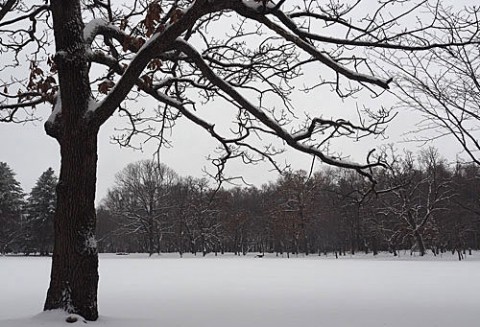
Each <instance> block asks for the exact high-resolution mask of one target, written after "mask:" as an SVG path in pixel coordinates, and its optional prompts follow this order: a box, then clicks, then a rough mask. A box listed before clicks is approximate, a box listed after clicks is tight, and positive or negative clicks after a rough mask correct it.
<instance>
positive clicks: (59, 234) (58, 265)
mask: <svg viewBox="0 0 480 327" xmlns="http://www.w3.org/2000/svg"><path fill="white" fill-rule="evenodd" d="M51 10H52V17H53V25H54V33H55V45H56V51H57V52H56V55H55V63H56V64H57V68H58V77H59V86H60V93H59V95H58V97H57V104H56V110H55V111H54V114H53V116H52V117H51V118H50V119H49V120H48V121H47V123H45V129H46V131H47V134H49V135H50V136H52V137H54V138H55V139H57V141H58V143H59V144H60V152H61V158H62V159H61V168H60V177H59V181H58V186H57V209H56V213H55V218H54V230H55V244H54V252H53V260H52V271H51V280H50V287H49V290H48V293H47V299H46V302H45V306H44V309H45V310H51V309H63V310H65V311H66V312H69V313H76V314H79V315H81V316H83V317H84V318H85V319H87V320H96V319H97V318H98V311H97V286H98V254H97V247H96V241H95V225H96V215H95V184H96V170H97V133H98V127H97V126H98V124H94V123H93V122H92V121H90V120H91V119H90V118H91V117H90V118H89V117H88V116H89V115H87V113H88V110H89V105H90V101H91V90H90V81H89V76H88V72H89V63H88V61H87V57H86V53H87V47H86V46H85V42H84V40H83V27H84V25H83V22H82V15H81V7H80V1H79V0H51ZM60 108H61V110H59V109H60Z"/></svg>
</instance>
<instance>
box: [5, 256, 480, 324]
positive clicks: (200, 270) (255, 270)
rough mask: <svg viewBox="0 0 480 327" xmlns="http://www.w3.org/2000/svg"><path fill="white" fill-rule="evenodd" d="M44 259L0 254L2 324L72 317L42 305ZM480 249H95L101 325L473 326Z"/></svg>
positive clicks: (477, 317)
mask: <svg viewBox="0 0 480 327" xmlns="http://www.w3.org/2000/svg"><path fill="white" fill-rule="evenodd" d="M50 263H51V259H50V258H38V257H12V256H7V257H0V326H2V327H33V326H35V327H37V326H52V327H55V326H68V325H71V324H68V323H66V322H65V317H66V314H65V313H63V312H61V311H53V312H44V313H41V309H42V304H43V300H44V297H45V292H46V289H47V287H48V280H49V271H50ZM479 275H480V253H474V255H472V256H467V257H466V260H464V261H461V262H459V261H457V260H456V256H452V255H451V254H444V255H443V256H441V257H435V258H434V257H433V256H427V257H423V258H421V257H411V256H410V255H409V254H407V253H404V254H403V255H401V256H400V257H397V258H394V257H392V256H391V255H388V254H381V255H379V256H376V257H373V256H372V255H355V256H352V257H350V256H346V257H340V258H339V259H335V258H334V257H332V256H331V255H330V256H328V257H325V256H321V257H318V256H314V255H310V256H308V257H290V258H289V259H287V258H281V257H278V258H277V257H275V256H274V255H266V256H265V257H264V258H255V257H254V255H253V254H249V255H247V256H245V257H244V256H241V257H236V256H233V255H230V254H227V255H223V256H220V255H219V256H218V257H215V256H214V255H208V256H207V257H206V258H203V257H201V256H198V257H193V256H184V258H179V256H178V254H176V255H175V254H168V255H166V254H162V255H160V256H156V255H154V256H152V257H151V258H148V256H147V255H139V254H136V255H125V256H116V255H112V254H111V255H101V256H100V287H99V310H100V318H99V320H98V321H96V322H88V323H87V324H85V323H84V322H83V321H82V320H81V319H79V321H78V322H76V323H74V324H73V325H75V324H80V326H88V325H90V326H105V327H132V326H133V327H154V326H155V327H157V326H164V327H173V326H178V327H190V326H192V327H193V326H195V327H203V326H205V327H207V326H208V327H240V326H242V327H243V326H248V327H257V326H258V327H287V326H289V327H294V326H295V327H296V326H299V327H309V326H312V327H318V326H321V327H349V326H355V327H363V326H368V327H376V326H390V327H405V326H408V327H430V326H436V327H447V326H448V327H451V326H458V327H468V326H479V324H480V310H479V309H478V303H479V300H480V283H479V282H478V276H479Z"/></svg>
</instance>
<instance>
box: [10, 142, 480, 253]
mask: <svg viewBox="0 0 480 327" xmlns="http://www.w3.org/2000/svg"><path fill="white" fill-rule="evenodd" d="M390 158H391V160H390V161H389V162H388V164H387V167H386V168H385V169H376V170H372V172H371V174H372V176H373V180H374V181H375V182H374V183H372V180H370V179H368V178H365V177H363V176H361V175H359V174H357V173H356V172H354V171H349V170H340V169H325V170H322V171H317V172H315V173H312V174H308V173H306V172H304V171H296V172H292V173H287V174H284V175H282V176H281V177H280V178H279V179H278V180H277V181H276V182H274V183H270V184H268V185H263V186H262V187H261V188H256V187H244V188H231V189H223V188H221V189H214V188H212V187H210V186H209V184H208V182H207V180H205V179H196V178H191V177H189V178H181V177H179V176H178V175H177V174H176V173H175V172H174V171H173V170H172V169H170V168H168V167H166V166H164V165H162V164H160V165H159V164H158V163H156V162H154V161H140V162H137V163H133V164H130V165H128V166H127V167H126V168H125V169H124V170H123V171H121V172H120V173H119V174H117V176H116V182H115V185H114V187H113V188H112V189H111V190H110V191H109V193H108V195H107V197H106V198H105V199H104V201H103V202H102V205H101V206H100V207H99V208H98V211H97V214H98V226H97V246H98V250H99V251H100V252H117V253H131V252H146V253H150V254H154V253H161V252H178V253H179V254H180V255H181V254H183V253H185V252H190V253H194V254H197V253H198V254H203V255H205V254H207V253H211V252H214V253H224V252H233V253H236V254H239V255H241V254H246V253H247V252H258V253H265V252H273V253H278V254H285V255H287V256H288V255H290V254H300V253H302V254H322V253H329V252H334V253H336V254H337V255H342V254H346V253H351V254H355V253H356V252H359V251H362V252H365V253H370V252H371V253H373V254H376V253H377V252H379V251H390V252H391V253H392V255H396V254H397V251H399V250H411V251H416V252H418V253H419V254H420V255H423V254H425V253H426V251H432V252H433V253H434V254H439V253H442V252H445V251H451V252H453V253H456V254H457V255H458V256H459V258H462V256H463V254H464V253H465V252H467V251H469V250H478V249H480V168H479V167H478V166H477V165H474V164H457V165H455V166H449V165H447V164H446V163H445V161H444V160H442V159H441V158H440V156H439V155H438V152H437V151H436V150H435V149H433V148H429V149H427V150H425V151H423V152H421V153H420V154H419V155H417V156H414V155H412V154H411V153H405V154H403V155H401V156H399V155H391V156H390ZM39 183H40V180H39ZM37 186H38V183H37ZM39 188H40V187H39ZM32 192H33V191H32ZM32 198H34V196H33V195H32V194H31V195H30V197H29V198H28V199H29V200H28V201H27V203H30V204H27V205H25V204H24V205H23V208H24V210H20V211H21V214H20V216H19V217H20V218H18V219H19V221H20V223H19V224H15V222H14V221H12V220H11V219H10V220H8V219H7V222H8V224H10V225H11V227H10V228H7V230H10V235H17V237H16V238H15V239H12V237H10V241H8V240H7V241H5V236H4V235H5V231H4V230H5V226H7V225H8V224H7V225H5V223H4V221H5V220H4V216H3V211H0V212H1V213H0V215H1V216H0V219H1V220H2V225H1V226H2V227H1V228H2V231H1V234H0V237H1V238H2V240H0V246H2V251H3V252H8V251H17V252H24V253H48V252H50V251H51V245H50V247H49V248H48V249H46V247H45V242H46V241H48V242H50V243H49V244H51V237H50V236H46V235H47V234H44V233H47V232H46V230H44V229H42V228H39V227H38V226H37V225H35V226H36V227H32V226H30V225H31V224H33V222H36V224H38V220H39V218H38V217H46V216H47V215H45V214H39V213H35V212H34V210H33V211H32V209H31V208H32V203H31V202H32ZM37 202H38V201H37ZM28 208H30V209H28ZM50 214H51V212H50ZM33 217H37V218H33ZM48 217H51V216H48ZM42 219H43V218H42ZM49 219H50V218H49ZM42 222H44V223H45V224H50V223H48V222H47V220H45V219H43V220H42ZM48 226H50V227H49V228H51V225H48ZM13 230H16V232H15V233H12V231H13ZM40 232H41V233H42V236H41V237H38V236H37V237H36V236H35V234H37V233H40ZM48 233H51V230H49V231H48ZM48 235H50V234H48Z"/></svg>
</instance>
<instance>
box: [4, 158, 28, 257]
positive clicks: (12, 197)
mask: <svg viewBox="0 0 480 327" xmlns="http://www.w3.org/2000/svg"><path fill="white" fill-rule="evenodd" d="M23 196H24V194H23V191H22V188H21V187H20V183H19V182H18V181H17V180H16V179H15V173H14V172H13V171H12V169H11V168H10V167H9V166H8V165H7V164H6V163H5V162H0V253H2V254H5V253H7V252H10V251H13V250H15V243H16V242H18V241H19V240H20V238H21V236H22V233H23V228H22V215H21V213H22V206H23V203H24V202H23Z"/></svg>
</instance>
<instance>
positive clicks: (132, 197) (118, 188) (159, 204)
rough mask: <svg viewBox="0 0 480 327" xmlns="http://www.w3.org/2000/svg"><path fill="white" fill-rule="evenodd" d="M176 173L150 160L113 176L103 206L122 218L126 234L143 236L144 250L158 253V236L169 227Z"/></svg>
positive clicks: (133, 164)
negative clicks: (113, 185) (171, 195)
mask: <svg viewBox="0 0 480 327" xmlns="http://www.w3.org/2000/svg"><path fill="white" fill-rule="evenodd" d="M177 180H178V177H177V174H176V173H175V172H174V171H173V170H172V169H170V168H168V167H167V166H165V165H163V164H158V163H157V162H155V161H153V160H144V161H139V162H137V163H132V164H130V165H128V166H127V167H126V168H125V169H124V170H122V171H121V172H120V173H118V174H117V175H116V176H115V187H114V188H113V189H112V190H110V191H109V192H108V196H107V199H106V201H105V205H106V207H107V208H108V209H109V210H111V211H112V212H113V213H115V214H116V215H117V216H118V217H119V218H120V219H121V228H122V229H124V230H125V232H126V233H136V234H137V235H143V237H144V242H145V245H146V246H145V250H146V252H148V253H149V254H150V255H152V254H153V253H160V251H161V249H160V239H161V238H162V236H163V233H165V232H166V231H167V230H168V229H171V226H168V225H167V222H168V218H167V217H168V215H169V213H170V212H171V207H172V204H171V201H170V199H171V197H170V196H169V195H170V192H171V191H172V188H173V186H174V184H175V183H177Z"/></svg>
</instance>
